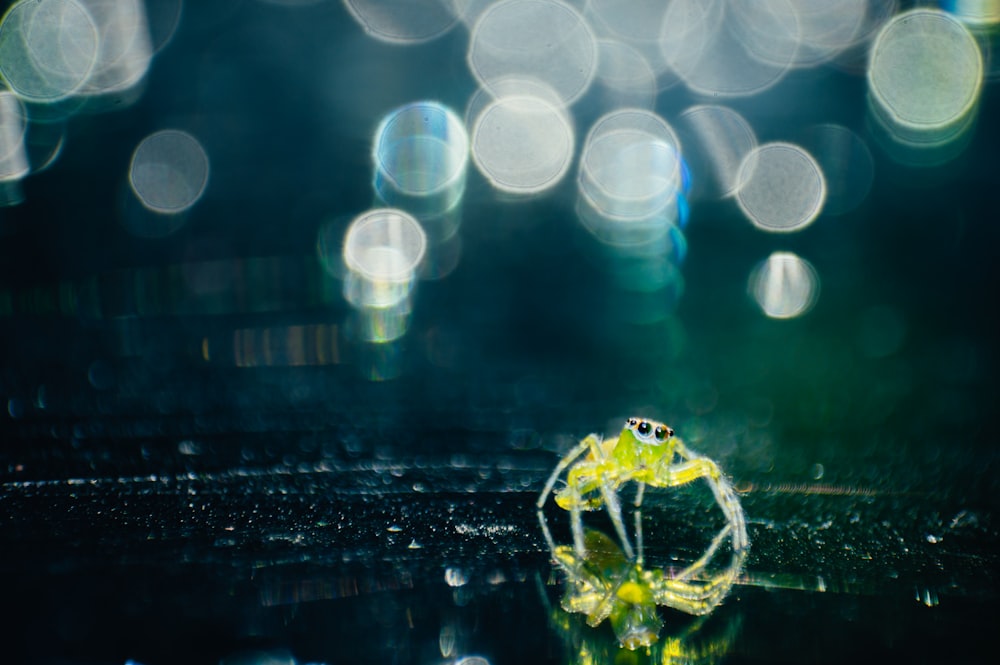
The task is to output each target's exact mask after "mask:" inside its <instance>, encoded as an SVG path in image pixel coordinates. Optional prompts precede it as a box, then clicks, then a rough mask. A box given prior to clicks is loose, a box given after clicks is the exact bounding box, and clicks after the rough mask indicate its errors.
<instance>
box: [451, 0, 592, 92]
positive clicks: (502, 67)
mask: <svg viewBox="0 0 1000 665" xmlns="http://www.w3.org/2000/svg"><path fill="white" fill-rule="evenodd" d="M597 57H598V56H597V40H596V39H595V37H594V33H593V32H592V31H591V30H590V27H589V26H588V25H587V23H586V21H584V19H583V17H582V16H580V14H579V13H578V12H577V11H576V10H575V9H573V8H572V7H570V6H569V5H567V4H566V3H564V2H559V1H558V0H502V1H501V2H497V3H495V4H493V5H491V6H490V7H489V8H488V9H487V10H486V11H484V12H483V14H482V15H481V16H480V18H479V20H478V21H477V22H476V25H475V27H474V28H473V30H472V35H471V37H470V42H469V51H468V63H469V69H470V71H471V72H472V74H473V76H475V77H476V79H477V80H478V81H479V83H480V85H482V86H483V87H485V88H491V87H492V85H493V84H494V82H496V81H498V80H503V79H507V78H510V77H525V78H533V79H537V80H539V81H542V82H543V83H545V84H547V85H548V86H550V87H551V88H552V89H553V90H555V91H556V93H557V94H558V95H559V98H560V99H561V100H562V101H563V103H564V104H570V103H572V102H573V101H575V100H576V99H578V98H579V97H580V96H581V95H582V94H583V93H584V92H585V91H586V90H587V88H588V87H589V86H590V83H591V81H592V80H593V78H594V72H595V70H596V68H597Z"/></svg>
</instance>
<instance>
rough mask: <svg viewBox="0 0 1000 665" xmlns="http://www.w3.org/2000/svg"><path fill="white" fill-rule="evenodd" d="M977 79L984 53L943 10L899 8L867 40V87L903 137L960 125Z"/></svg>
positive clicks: (936, 137) (935, 135)
mask: <svg viewBox="0 0 1000 665" xmlns="http://www.w3.org/2000/svg"><path fill="white" fill-rule="evenodd" d="M982 83H983V58H982V53H981V52H980V50H979V46H978V44H977V43H976V40H975V38H974V37H973V36H972V35H971V34H970V33H969V30H968V29H967V28H966V27H965V26H964V25H962V23H961V22H959V21H958V20H957V19H955V18H954V17H952V16H950V15H949V14H947V13H945V12H942V11H937V10H932V9H915V10H911V11H909V12H904V13H902V14H899V15H897V16H895V17H894V18H893V19H892V20H891V21H889V22H888V23H887V24H886V25H885V26H884V27H883V28H882V30H881V31H880V32H879V33H878V36H877V37H876V38H875V42H874V44H873V45H872V49H871V61H870V63H869V67H868V87H869V91H870V92H871V95H872V98H873V101H874V103H875V105H876V107H877V109H878V110H879V111H881V112H882V114H883V119H884V120H886V121H887V124H888V125H889V126H890V128H894V129H895V130H896V131H898V132H900V138H902V139H904V140H912V141H914V142H918V143H919V142H938V141H940V140H942V139H947V138H948V134H949V133H950V132H949V131H948V128H949V127H956V128H961V126H962V123H963V120H965V119H966V118H967V117H968V116H969V114H970V113H971V111H972V109H973V108H974V106H975V104H976V102H977V101H978V99H979V94H980V91H981V88H982ZM956 131H958V129H956Z"/></svg>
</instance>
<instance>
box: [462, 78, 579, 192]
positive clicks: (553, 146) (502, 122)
mask: <svg viewBox="0 0 1000 665" xmlns="http://www.w3.org/2000/svg"><path fill="white" fill-rule="evenodd" d="M471 141H472V159H473V161H474V162H475V164H476V167H477V168H478V169H479V170H480V172H481V173H482V174H483V175H484V176H485V177H486V179H487V180H489V181H490V183H491V184H492V185H493V186H494V187H496V188H497V189H499V190H501V191H505V192H510V193H515V194H533V193H537V192H541V191H544V190H546V189H549V188H551V187H553V186H555V185H556V183H558V182H559V181H560V180H561V179H562V178H563V176H564V175H566V171H567V170H569V166H570V163H571V161H572V158H573V145H574V137H573V127H572V125H571V124H570V120H569V118H568V117H567V116H566V115H565V113H563V112H562V110H561V109H559V108H557V107H556V106H554V105H553V104H552V102H551V101H549V100H548V99H546V98H542V97H536V96H532V95H511V96H507V97H500V98H499V99H496V100H494V101H493V102H492V103H490V104H488V105H487V106H486V107H485V108H484V109H483V110H482V112H481V113H480V114H479V116H478V117H477V118H476V120H475V124H474V125H473V128H472V137H471Z"/></svg>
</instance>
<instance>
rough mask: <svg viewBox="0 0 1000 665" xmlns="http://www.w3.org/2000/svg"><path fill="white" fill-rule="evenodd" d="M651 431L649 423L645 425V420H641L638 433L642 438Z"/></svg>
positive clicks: (651, 427)
mask: <svg viewBox="0 0 1000 665" xmlns="http://www.w3.org/2000/svg"><path fill="white" fill-rule="evenodd" d="M652 429H653V426H652V425H650V424H649V423H647V422H646V421H645V420H643V421H642V422H641V423H639V427H638V431H639V434H642V435H643V436H646V435H648V434H649V432H650V431H651V430H652Z"/></svg>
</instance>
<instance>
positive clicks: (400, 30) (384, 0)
mask: <svg viewBox="0 0 1000 665" xmlns="http://www.w3.org/2000/svg"><path fill="white" fill-rule="evenodd" d="M452 1H453V0H343V2H344V6H345V7H346V8H347V11H348V12H349V13H350V14H351V16H352V17H353V18H354V20H355V21H357V22H358V24H359V25H361V26H362V27H363V28H364V29H365V31H366V32H367V33H368V34H369V35H371V36H372V37H374V38H375V39H378V40H379V41H383V42H389V43H392V44H400V45H407V44H422V43H424V42H428V41H431V40H432V39H435V38H437V37H440V36H441V35H443V34H445V33H446V32H448V31H449V30H450V29H451V28H452V27H454V26H455V24H456V23H458V18H459V17H458V15H457V14H456V13H455V11H454V8H453V7H452V6H451V5H452Z"/></svg>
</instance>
